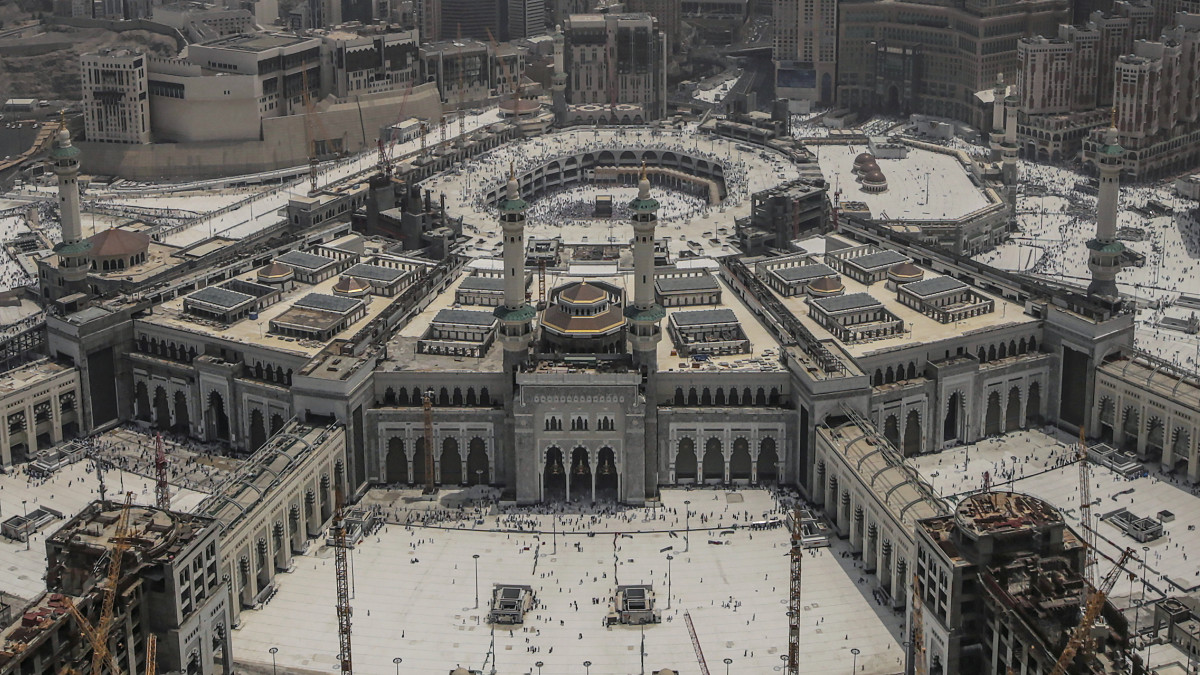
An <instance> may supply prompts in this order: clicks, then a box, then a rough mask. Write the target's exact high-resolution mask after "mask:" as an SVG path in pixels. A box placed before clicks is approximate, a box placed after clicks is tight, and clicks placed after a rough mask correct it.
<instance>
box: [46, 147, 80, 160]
mask: <svg viewBox="0 0 1200 675" xmlns="http://www.w3.org/2000/svg"><path fill="white" fill-rule="evenodd" d="M78 156H79V148H77V147H75V146H73V145H66V146H62V145H60V146H55V148H54V149H53V150H51V151H50V157H51V158H52V159H75V158H76V157H78Z"/></svg>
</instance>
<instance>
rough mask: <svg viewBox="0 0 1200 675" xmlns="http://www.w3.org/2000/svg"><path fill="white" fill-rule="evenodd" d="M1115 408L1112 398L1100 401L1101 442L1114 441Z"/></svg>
mask: <svg viewBox="0 0 1200 675" xmlns="http://www.w3.org/2000/svg"><path fill="white" fill-rule="evenodd" d="M1031 389H1032V387H1031ZM1115 407H1116V406H1115V405H1114V404H1113V400H1112V399H1111V398H1109V397H1107V396H1105V397H1104V398H1102V399H1100V441H1101V442H1102V443H1112V441H1113V410H1114V408H1115Z"/></svg>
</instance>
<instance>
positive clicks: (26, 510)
mask: <svg viewBox="0 0 1200 675" xmlns="http://www.w3.org/2000/svg"><path fill="white" fill-rule="evenodd" d="M28 503H29V500H28V499H22V500H21V510H22V511H23V512H24V513H25V525H24V527H25V550H26V551H28V550H29V538H30V537H32V536H33V533H32V532H30V531H29V507H28V506H26V505H27V504H28ZM1143 588H1144V587H1143ZM1142 597H1146V592H1145V590H1143V591H1142Z"/></svg>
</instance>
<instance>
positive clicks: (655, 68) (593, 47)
mask: <svg viewBox="0 0 1200 675" xmlns="http://www.w3.org/2000/svg"><path fill="white" fill-rule="evenodd" d="M564 35H565V38H566V46H565V53H564V69H565V72H566V73H567V102H568V104H570V105H572V106H581V105H582V106H592V107H595V108H597V110H596V111H595V112H596V114H597V115H599V116H603V117H605V119H615V120H616V121H617V122H618V123H620V122H623V121H624V120H625V119H626V118H628V122H626V123H637V121H638V120H642V121H649V120H655V119H660V118H662V117H663V116H665V115H666V111H667V97H666V86H667V46H666V36H665V35H664V34H663V33H662V31H660V30H659V28H658V23H657V21H655V19H654V17H652V16H650V15H649V14H575V15H572V16H571V17H569V18H568V19H567V23H566V25H565V26H564ZM618 106H622V109H621V110H617V107H618ZM568 116H570V115H568Z"/></svg>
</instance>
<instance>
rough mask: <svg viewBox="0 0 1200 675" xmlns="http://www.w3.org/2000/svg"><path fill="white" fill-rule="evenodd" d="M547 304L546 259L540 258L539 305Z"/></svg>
mask: <svg viewBox="0 0 1200 675" xmlns="http://www.w3.org/2000/svg"><path fill="white" fill-rule="evenodd" d="M545 304H546V259H545V258H540V259H538V307H543V306H545Z"/></svg>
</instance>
